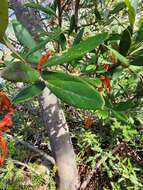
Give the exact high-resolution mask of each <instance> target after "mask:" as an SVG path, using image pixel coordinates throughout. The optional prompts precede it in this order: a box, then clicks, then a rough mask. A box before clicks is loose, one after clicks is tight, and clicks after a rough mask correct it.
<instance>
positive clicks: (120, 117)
mask: <svg viewBox="0 0 143 190" xmlns="http://www.w3.org/2000/svg"><path fill="white" fill-rule="evenodd" d="M112 114H113V115H114V117H116V119H117V120H118V121H121V122H122V123H126V124H129V122H128V117H127V116H126V115H125V114H123V113H122V112H118V111H115V110H112Z"/></svg>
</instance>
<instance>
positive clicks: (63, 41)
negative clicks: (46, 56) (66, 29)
mask: <svg viewBox="0 0 143 190" xmlns="http://www.w3.org/2000/svg"><path fill="white" fill-rule="evenodd" d="M58 41H59V43H60V45H61V48H62V50H65V49H66V45H67V43H66V42H67V40H66V37H65V35H64V33H62V34H60V36H59V40H58Z"/></svg>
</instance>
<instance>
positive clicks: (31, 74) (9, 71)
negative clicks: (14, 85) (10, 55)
mask: <svg viewBox="0 0 143 190" xmlns="http://www.w3.org/2000/svg"><path fill="white" fill-rule="evenodd" d="M1 76H2V77H3V78H4V79H7V80H10V81H13V82H26V83H31V82H35V81H38V80H39V76H40V75H39V72H38V71H36V70H35V69H32V67H31V66H30V65H28V64H24V63H21V62H13V63H12V64H10V65H8V66H7V67H6V68H5V69H4V70H3V71H2V74H1Z"/></svg>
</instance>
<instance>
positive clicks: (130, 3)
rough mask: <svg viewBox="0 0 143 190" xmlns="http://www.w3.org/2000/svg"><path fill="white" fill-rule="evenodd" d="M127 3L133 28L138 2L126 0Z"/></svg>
mask: <svg viewBox="0 0 143 190" xmlns="http://www.w3.org/2000/svg"><path fill="white" fill-rule="evenodd" d="M125 3H126V6H127V8H128V14H129V21H130V25H131V27H133V26H134V23H135V17H136V11H137V6H138V1H137V0H125Z"/></svg>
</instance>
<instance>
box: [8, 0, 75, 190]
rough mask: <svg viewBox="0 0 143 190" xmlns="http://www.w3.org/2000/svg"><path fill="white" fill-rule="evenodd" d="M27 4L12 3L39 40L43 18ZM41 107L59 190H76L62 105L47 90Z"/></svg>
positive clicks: (21, 1)
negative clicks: (26, 6)
mask: <svg viewBox="0 0 143 190" xmlns="http://www.w3.org/2000/svg"><path fill="white" fill-rule="evenodd" d="M25 2H27V0H10V5H11V7H12V8H13V10H14V11H15V14H16V17H17V19H18V20H19V21H20V22H21V23H22V24H23V25H24V26H25V27H26V28H27V29H28V30H29V31H30V33H31V34H32V35H33V36H34V37H35V36H36V37H35V38H36V39H38V36H37V35H36V31H37V30H39V29H41V27H42V24H41V21H40V18H39V16H37V15H36V14H35V11H34V10H32V9H27V8H23V4H24V3H25ZM50 2H51V0H50ZM39 104H40V107H41V111H42V118H43V121H44V124H45V130H47V132H48V136H49V139H50V144H51V148H52V152H53V156H54V158H55V161H56V165H57V169H58V189H59V190H76V189H77V186H78V172H77V168H76V162H75V154H74V150H73V146H72V143H71V140H70V134H69V129H68V125H67V123H66V120H65V116H64V112H63V110H62V109H61V106H60V102H59V100H58V99H57V97H56V96H55V95H54V94H52V93H51V92H50V90H49V89H48V88H45V89H44V91H43V93H42V95H41V96H40V98H39Z"/></svg>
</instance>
